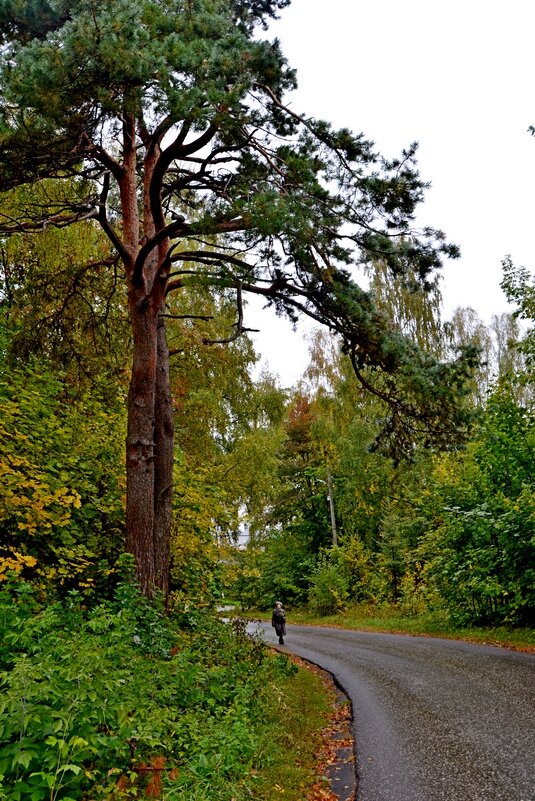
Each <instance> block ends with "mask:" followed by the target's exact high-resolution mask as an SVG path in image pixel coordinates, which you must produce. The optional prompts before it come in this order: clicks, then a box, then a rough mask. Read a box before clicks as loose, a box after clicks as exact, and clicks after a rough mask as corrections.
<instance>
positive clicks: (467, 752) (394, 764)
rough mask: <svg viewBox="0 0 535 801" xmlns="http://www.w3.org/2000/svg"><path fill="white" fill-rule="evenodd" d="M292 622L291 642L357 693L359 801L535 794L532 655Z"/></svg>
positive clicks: (511, 800)
mask: <svg viewBox="0 0 535 801" xmlns="http://www.w3.org/2000/svg"><path fill="white" fill-rule="evenodd" d="M261 626H262V628H263V629H264V631H265V638H266V641H267V642H275V637H274V633H273V629H271V627H270V626H269V624H261ZM287 628H288V635H287V638H286V648H287V649H288V650H289V651H292V652H293V653H295V654H297V655H299V656H301V657H303V658H305V659H308V660H310V661H312V662H315V663H317V664H318V665H321V666H322V667H324V668H325V669H326V670H328V671H330V672H331V673H332V674H333V675H334V677H335V678H336V680H337V681H338V682H339V684H340V685H341V686H342V687H343V689H344V690H345V691H346V693H347V694H348V696H349V697H350V699H351V701H352V704H353V715H354V723H353V725H354V733H355V740H356V750H357V773H358V780H359V784H358V791H357V801H535V656H534V655H531V654H524V653H518V652H513V651H508V650H505V649H501V648H494V647H491V646H478V645H471V644H469V643H464V642H458V641H454V640H441V639H431V638H424V637H410V636H404V635H395V634H375V633H367V632H358V631H344V630H341V629H332V628H315V627H312V626H291V625H289V626H288V627H287Z"/></svg>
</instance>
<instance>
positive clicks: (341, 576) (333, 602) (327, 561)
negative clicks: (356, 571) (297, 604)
mask: <svg viewBox="0 0 535 801" xmlns="http://www.w3.org/2000/svg"><path fill="white" fill-rule="evenodd" d="M337 550H338V549H333V550H332V551H331V552H330V553H329V555H328V556H327V554H322V555H321V556H320V558H319V559H318V562H317V564H316V567H315V568H314V571H313V572H312V576H311V582H310V589H309V591H308V603H309V607H310V609H311V610H312V611H313V612H316V613H317V614H318V615H332V614H335V613H336V612H341V611H342V610H343V609H345V608H346V606H347V602H348V599H349V575H348V571H347V568H346V565H344V563H343V560H342V559H340V557H339V554H338V553H337Z"/></svg>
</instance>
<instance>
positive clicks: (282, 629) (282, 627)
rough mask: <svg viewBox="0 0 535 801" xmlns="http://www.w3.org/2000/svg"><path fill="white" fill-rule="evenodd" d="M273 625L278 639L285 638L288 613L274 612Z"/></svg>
mask: <svg viewBox="0 0 535 801" xmlns="http://www.w3.org/2000/svg"><path fill="white" fill-rule="evenodd" d="M271 625H272V626H273V627H274V628H275V631H276V633H277V637H284V635H285V634H286V612H285V611H284V609H274V610H273V614H272V615H271Z"/></svg>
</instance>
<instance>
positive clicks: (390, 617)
mask: <svg viewBox="0 0 535 801" xmlns="http://www.w3.org/2000/svg"><path fill="white" fill-rule="evenodd" d="M286 611H287V619H288V622H289V624H290V625H291V624H294V625H298V624H301V625H307V626H336V627H340V628H344V629H357V630H360V631H377V632H390V633H399V634H414V635H419V636H427V637H446V638H449V639H455V640H466V641H468V642H475V643H481V644H485V645H499V646H502V647H505V648H513V649H515V650H522V651H529V652H535V629H527V628H523V629H508V628H505V627H499V628H454V627H453V626H452V625H451V623H449V622H448V620H447V618H446V617H444V616H440V615H439V614H421V615H408V614H406V613H404V612H402V611H401V610H399V609H398V608H396V607H394V606H382V607H377V606H367V605H361V606H357V607H352V608H350V609H348V610H346V611H345V612H341V613H339V614H336V615H326V616H323V617H321V616H319V615H314V614H312V613H310V612H308V611H306V610H303V609H295V610H293V609H288V608H287V610H286ZM243 615H244V616H245V617H248V618H259V619H261V620H269V619H270V616H271V612H262V611H259V610H247V611H245V612H243Z"/></svg>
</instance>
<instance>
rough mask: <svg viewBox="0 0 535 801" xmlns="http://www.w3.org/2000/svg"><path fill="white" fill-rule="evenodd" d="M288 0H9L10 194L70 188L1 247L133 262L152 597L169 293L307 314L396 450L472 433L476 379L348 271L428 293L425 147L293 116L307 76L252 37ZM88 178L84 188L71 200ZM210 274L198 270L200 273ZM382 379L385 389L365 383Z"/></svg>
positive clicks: (162, 558)
mask: <svg viewBox="0 0 535 801" xmlns="http://www.w3.org/2000/svg"><path fill="white" fill-rule="evenodd" d="M286 5H288V0H230V1H229V0H109V1H108V2H106V3H101V2H96V0H53V1H52V0H6V2H4V3H3V4H2V6H1V8H0V42H1V48H0V84H1V86H2V90H1V95H0V168H1V172H2V186H3V188H4V189H5V190H6V191H9V190H10V188H12V187H15V186H17V185H20V184H22V183H30V182H35V181H39V180H40V179H44V178H47V179H49V180H51V181H52V182H53V183H58V182H59V183H61V182H64V181H65V180H68V181H69V192H68V193H67V192H66V193H64V194H63V195H62V193H61V191H59V190H57V191H56V192H55V193H54V194H53V195H51V201H50V203H49V204H47V207H44V206H42V207H40V208H36V207H35V206H34V205H30V204H27V205H26V206H22V207H20V208H19V209H18V211H17V213H16V214H15V215H14V214H12V213H10V215H9V217H4V218H3V220H2V228H3V230H4V231H5V232H14V231H20V230H27V231H28V230H34V231H38V230H42V228H43V226H44V225H47V226H51V225H55V226H66V225H69V224H72V223H73V222H76V221H80V220H82V219H91V220H93V221H94V222H95V223H98V224H99V225H100V226H101V227H102V229H103V230H104V231H105V233H106V234H107V236H108V237H109V239H110V241H111V243H112V244H113V247H114V248H115V250H116V252H117V254H118V256H119V259H120V261H121V263H122V266H123V271H124V275H125V280H126V285H127V291H128V307H129V315H130V324H131V329H132V339H133V357H132V373H131V383H130V391H129V397H128V418H129V423H128V435H127V513H126V515H127V548H128V549H129V550H130V551H131V552H132V553H133V554H134V555H135V557H136V561H137V566H138V574H139V579H140V583H141V586H142V588H143V590H144V591H145V592H146V593H150V592H151V591H152V589H153V588H154V587H155V586H156V587H160V588H161V589H162V590H163V591H164V593H165V592H166V590H167V576H168V546H169V530H170V510H171V487H172V452H173V419H172V403H171V393H170V389H169V360H168V347H167V342H166V330H165V319H164V317H163V312H164V310H165V304H166V298H167V297H168V294H169V293H170V292H171V291H172V290H175V289H180V288H181V287H183V286H184V285H185V284H186V283H188V282H194V281H196V280H199V281H203V282H205V283H206V282H209V283H210V282H211V283H214V284H218V285H221V284H224V285H227V286H229V287H234V289H235V291H236V302H237V319H236V323H235V327H234V330H233V334H232V335H233V336H237V335H239V334H240V333H241V332H243V331H244V330H245V329H246V326H245V324H244V318H243V307H242V303H241V298H242V292H244V291H250V292H254V293H257V294H259V295H262V296H263V297H265V298H266V300H267V301H268V302H269V303H271V304H273V305H274V306H275V308H276V309H277V310H278V311H279V312H281V313H283V312H286V313H288V314H290V316H292V317H295V315H296V314H298V313H305V314H308V315H310V316H312V317H313V318H314V319H316V320H318V321H319V322H321V323H323V324H326V325H328V326H329V327H330V328H331V329H332V330H333V331H335V332H337V333H338V334H339V335H340V336H341V337H342V339H343V342H344V347H345V349H346V350H347V352H348V353H349V354H350V356H351V359H352V362H353V365H354V368H355V371H356V373H357V375H358V376H359V378H360V379H361V381H363V383H365V385H366V386H367V388H368V389H370V390H371V391H374V392H376V393H378V394H380V395H381V397H383V398H384V399H385V400H387V401H388V403H389V404H390V407H391V409H392V415H391V417H390V420H389V423H388V428H389V431H388V435H389V438H390V439H392V438H393V437H396V436H397V437H398V439H400V441H402V442H404V443H405V444H407V443H408V442H409V440H410V438H411V436H412V432H413V428H412V427H409V428H408V429H407V425H406V424H405V423H404V422H403V421H405V420H407V419H408V418H412V419H413V420H416V421H417V426H424V427H426V428H427V429H428V430H429V431H431V432H433V434H434V435H437V436H438V437H439V438H441V439H442V440H443V441H445V440H448V439H450V438H451V432H452V428H451V425H450V424H451V423H452V422H453V430H457V429H458V426H459V424H460V422H461V421H460V420H459V418H457V419H456V420H454V418H455V417H456V414H457V411H458V403H457V399H456V397H455V394H456V392H458V391H460V390H461V387H462V384H463V381H464V378H465V374H466V364H465V363H464V362H462V361H457V362H455V363H451V364H449V365H442V366H440V365H437V364H436V362H435V360H434V359H431V358H429V357H427V356H424V355H423V354H422V353H420V351H419V350H418V348H417V347H416V346H414V345H412V343H410V342H409V340H408V339H406V338H404V337H403V336H402V335H401V334H398V333H396V332H393V331H392V330H391V327H390V326H389V325H388V323H387V321H386V320H385V319H384V316H383V315H382V314H381V313H380V312H379V311H378V310H377V309H376V308H375V306H374V304H373V300H372V298H371V296H370V295H369V294H368V293H367V292H365V291H364V290H362V289H360V288H359V287H358V286H357V285H356V284H355V283H354V282H353V280H352V279H351V275H350V272H349V270H348V265H350V264H352V263H354V262H355V261H366V260H367V259H368V258H371V257H376V256H377V255H380V256H381V257H382V258H383V259H384V261H385V263H386V264H387V265H388V267H389V268H390V269H391V270H393V271H394V272H395V273H397V274H402V273H404V272H405V270H406V269H407V268H408V267H409V265H410V269H411V270H412V271H413V272H414V275H416V276H417V277H418V278H419V279H421V280H423V281H425V279H426V277H427V276H428V275H429V274H430V272H431V271H432V270H433V269H434V268H436V267H438V266H440V261H441V257H442V256H443V255H456V249H455V248H454V247H452V246H449V245H448V244H446V242H445V240H444V236H443V235H442V233H441V232H439V231H435V230H432V229H425V230H424V231H422V232H420V233H416V232H413V231H412V230H411V225H412V221H413V214H414V210H415V207H416V205H417V203H418V202H420V201H421V199H422V196H423V192H424V189H425V184H424V183H423V182H422V180H421V179H420V177H419V175H418V172H417V170H416V168H415V165H414V156H415V146H411V147H410V148H409V149H408V150H407V151H405V152H404V153H403V154H402V156H401V157H400V158H397V159H394V160H392V161H387V160H385V159H383V158H381V157H380V156H379V155H378V154H377V153H376V152H375V151H374V148H373V144H372V143H371V142H369V141H367V140H366V139H365V138H364V137H363V135H361V134H359V135H354V134H352V133H351V132H350V131H348V130H345V129H344V130H339V131H336V130H333V128H332V127H331V126H330V125H329V124H327V123H325V122H323V121H318V120H315V119H312V118H305V117H299V116H297V115H296V114H295V113H294V112H293V111H292V110H291V109H290V108H289V107H288V106H287V105H285V104H284V102H283V95H284V93H285V92H286V91H288V90H290V89H292V88H293V87H294V86H295V75H294V73H293V71H292V70H291V69H290V68H289V66H288V64H287V63H286V60H285V59H284V57H283V55H282V53H281V50H280V47H279V44H278V42H276V41H275V42H268V41H265V40H263V39H261V38H258V37H257V32H258V31H259V29H260V28H261V27H262V26H265V23H266V20H267V19H268V18H269V17H273V16H275V15H276V13H277V12H278V10H279V9H281V8H283V7H284V6H286ZM73 179H74V183H75V185H76V187H77V192H76V193H75V196H73V192H72V186H73ZM192 262H193V263H194V264H195V265H196V268H195V269H193V270H192V269H191V267H190V266H189V265H190V264H191V263H192ZM366 367H372V368H373V369H374V370H375V369H377V370H379V371H380V373H381V374H382V376H383V378H382V379H381V380H380V382H379V383H377V382H375V380H374V378H373V377H370V376H369V375H368V376H365V375H364V372H363V371H364V370H365V368H366Z"/></svg>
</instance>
